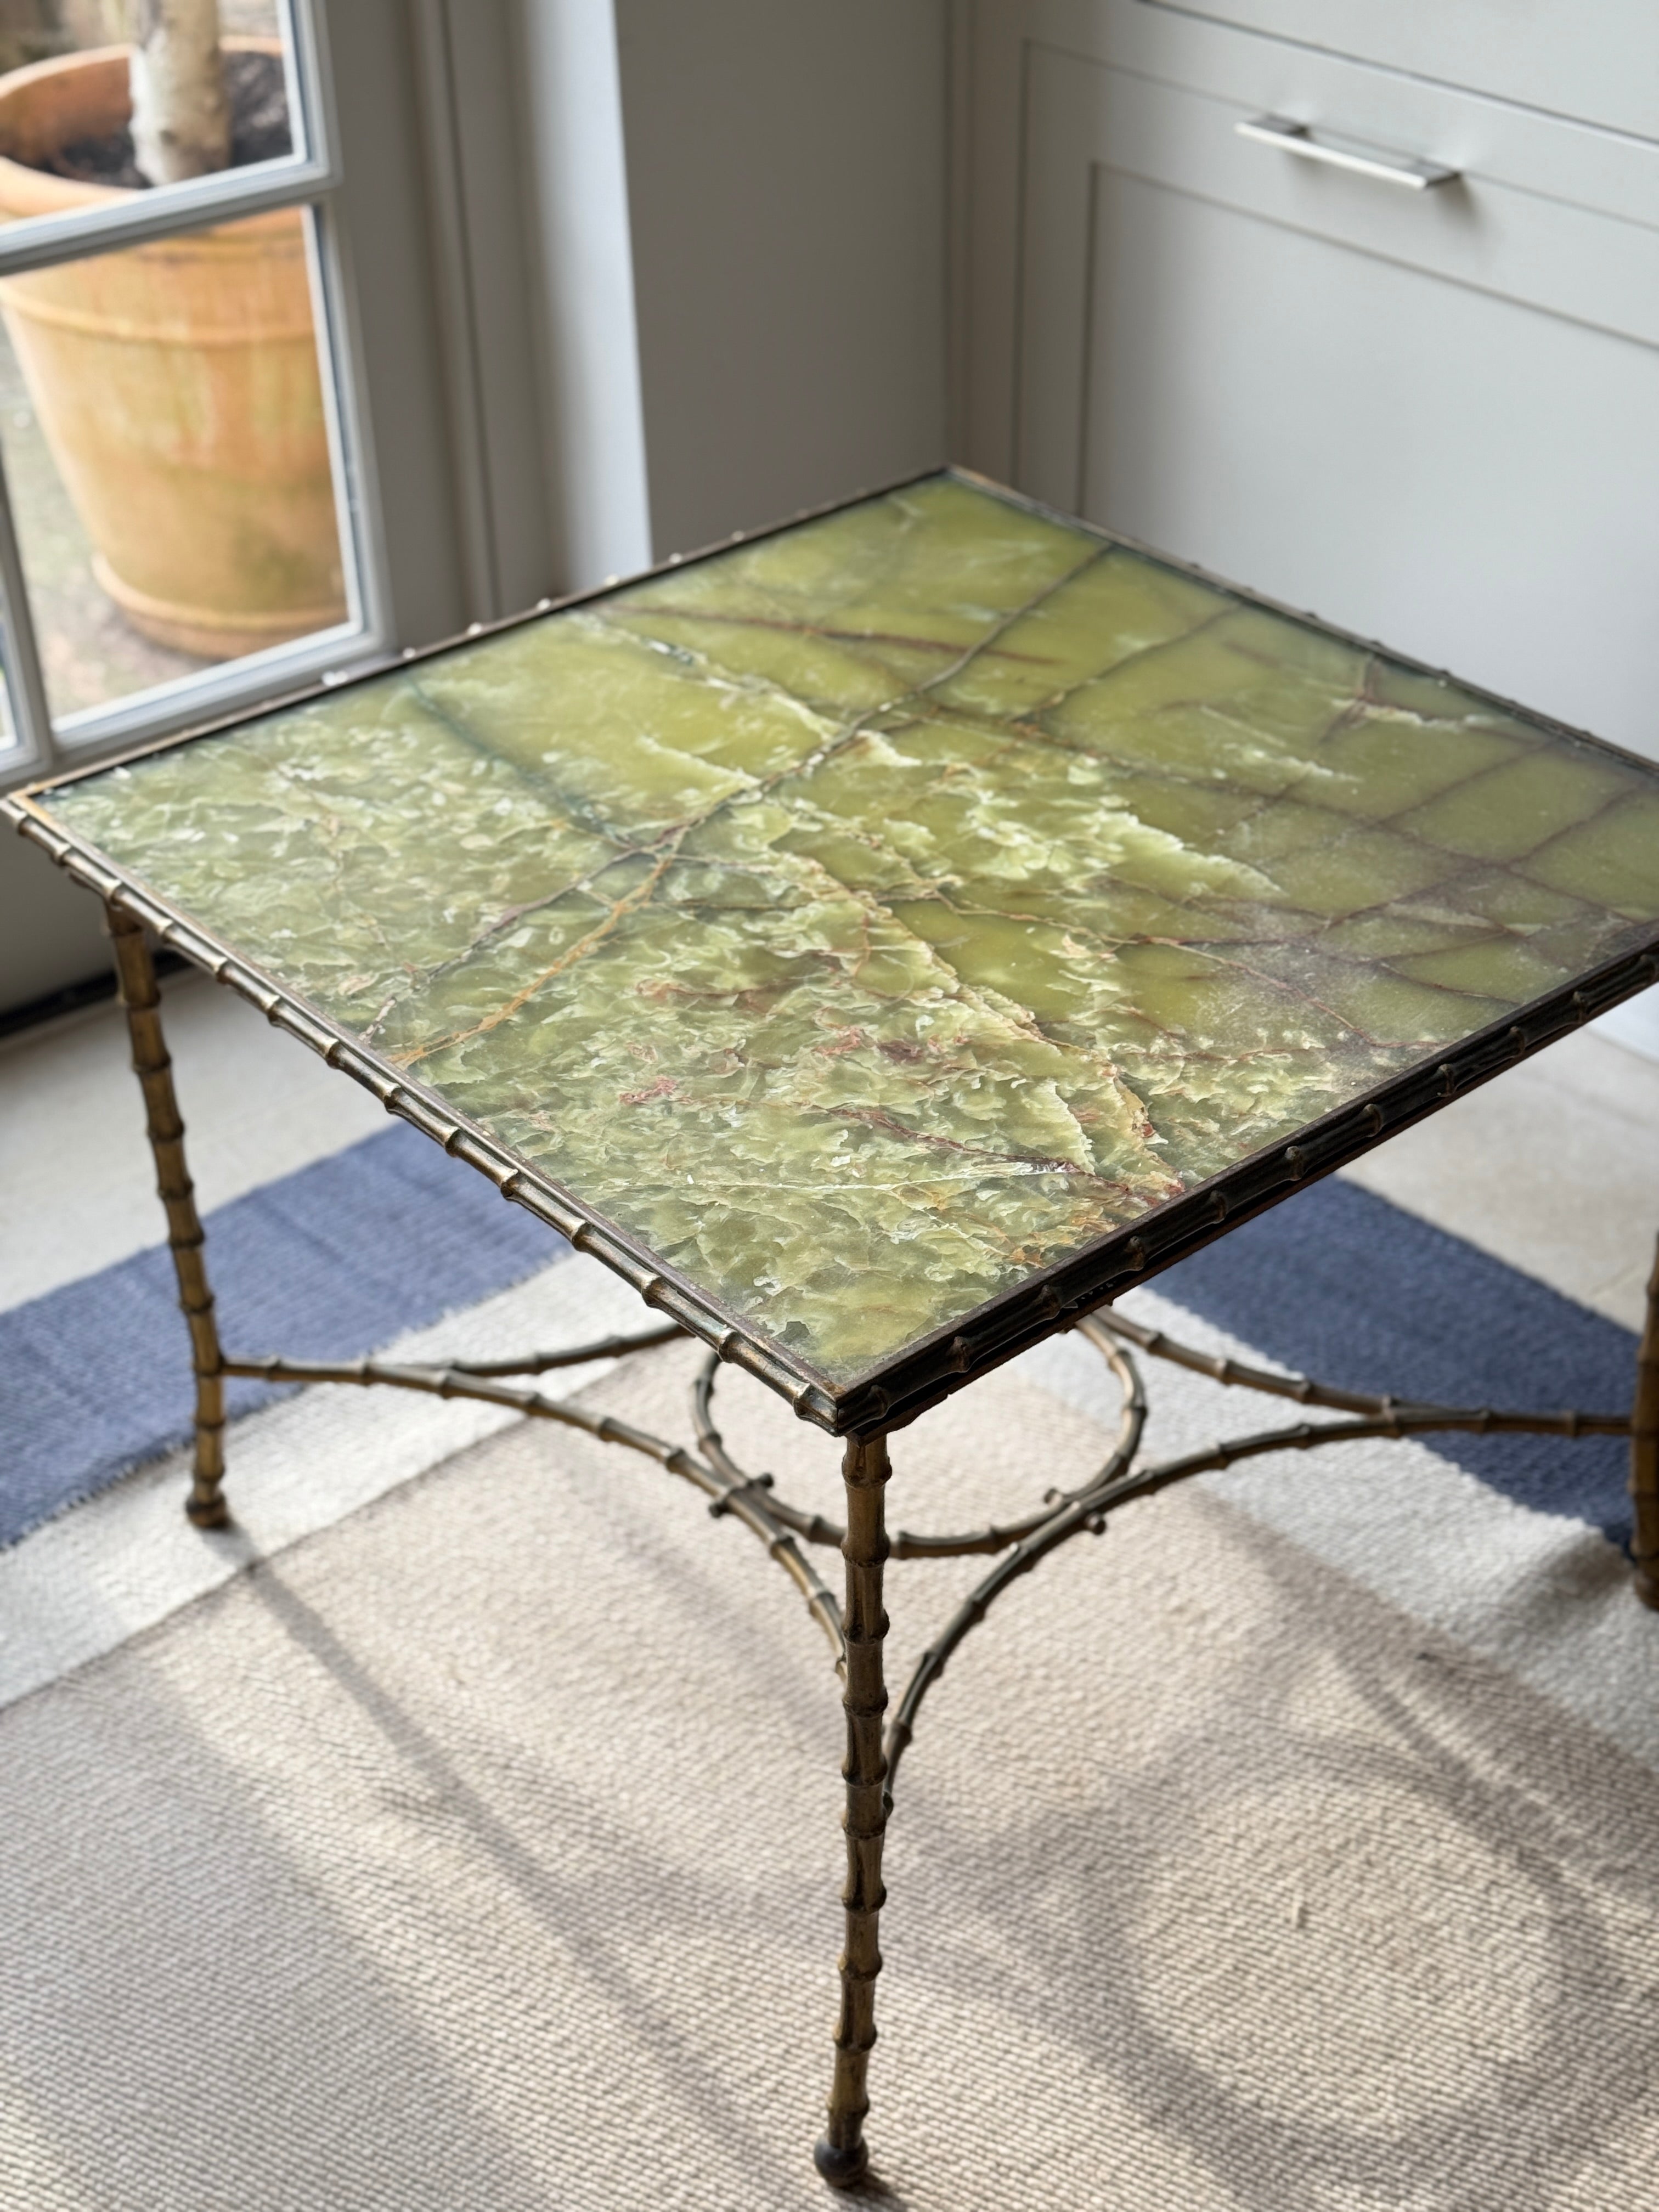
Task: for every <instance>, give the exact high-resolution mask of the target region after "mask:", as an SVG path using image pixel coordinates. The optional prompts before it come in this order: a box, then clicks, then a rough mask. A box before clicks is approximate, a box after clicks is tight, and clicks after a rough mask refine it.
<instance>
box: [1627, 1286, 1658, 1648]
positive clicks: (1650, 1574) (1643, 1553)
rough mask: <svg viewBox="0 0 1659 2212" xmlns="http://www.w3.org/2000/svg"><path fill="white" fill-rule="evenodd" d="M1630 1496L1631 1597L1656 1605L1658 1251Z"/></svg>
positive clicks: (1635, 1411) (1633, 1427)
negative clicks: (1633, 1591)
mask: <svg viewBox="0 0 1659 2212" xmlns="http://www.w3.org/2000/svg"><path fill="white" fill-rule="evenodd" d="M1630 1497H1631V1505H1632V1513H1633V1519H1634V1522H1635V1526H1634V1528H1632V1534H1631V1547H1630V1555H1631V1564H1632V1566H1633V1567H1634V1568H1635V1570H1636V1595H1638V1597H1639V1598H1640V1599H1641V1601H1642V1602H1643V1604H1644V1605H1650V1606H1653V1607H1656V1608H1659V1254H1656V1255H1655V1258H1654V1263H1653V1273H1652V1274H1651V1275H1650V1277H1649V1278H1648V1316H1647V1325H1646V1327H1645V1328H1644V1329H1643V1331H1642V1344H1641V1349H1640V1350H1639V1351H1638V1353H1637V1355H1636V1403H1635V1405H1634V1407H1632V1411H1631V1423H1630Z"/></svg>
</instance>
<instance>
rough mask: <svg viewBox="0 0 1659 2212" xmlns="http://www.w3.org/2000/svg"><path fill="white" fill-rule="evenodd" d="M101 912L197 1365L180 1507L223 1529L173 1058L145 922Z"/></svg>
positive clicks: (217, 1416) (221, 1387)
mask: <svg viewBox="0 0 1659 2212" xmlns="http://www.w3.org/2000/svg"><path fill="white" fill-rule="evenodd" d="M104 911H105V915H106V922H107V926H108V929H109V933H110V940H111V942H112V945H114V947H115V972H116V974H117V975H118V978H119V981H120V986H121V1003H122V1005H123V1006H125V1008H126V1014H127V1029H128V1031H129V1033H130V1035H131V1038H132V1065H133V1069H134V1072H135V1073H136V1074H137V1078H138V1081H139V1085H140V1086H141V1088H142V1089H143V1094H144V1122H145V1127H147V1129H148V1130H149V1148H150V1151H151V1152H153V1153H154V1154H155V1188H156V1189H157V1190H158V1191H159V1192H160V1194H161V1204H162V1205H163V1206H164V1207H165V1208H166V1209H167V1243H168V1245H169V1246H170V1247H171V1249H172V1252H173V1273H174V1274H175V1275H176V1276H177V1277H178V1279H179V1304H180V1305H181V1306H182V1307H183V1308H184V1312H185V1322H187V1323H188V1325H189V1328H190V1345H191V1364H192V1366H193V1367H194V1369H195V1370H196V1459H195V1470H194V1475H193V1479H192V1480H191V1490H190V1496H189V1498H188V1499H187V1500H186V1502H185V1512H186V1513H187V1514H188V1515H189V1516H190V1517H191V1520H192V1521H193V1522H195V1523H196V1526H197V1528H222V1527H223V1526H224V1524H225V1522H226V1521H227V1520H228V1518H229V1515H228V1512H227V1510H226V1507H225V1498H224V1492H223V1491H222V1489H221V1487H220V1485H221V1483H222V1480H223V1479H224V1472H225V1383H224V1372H223V1368H224V1362H223V1358H222V1354H221V1352H220V1349H219V1329H218V1325H217V1323H216V1322H215V1320H214V1317H213V1292H212V1291H211V1290H210V1289H209V1287H208V1279H207V1267H206V1264H205V1262H204V1260H203V1257H202V1246H203V1243H204V1237H203V1234H202V1224H201V1222H200V1220H199V1218H197V1212H196V1194H195V1189H194V1187H193V1186H192V1184H191V1180H190V1170H189V1169H188V1168H187V1167H186V1166H185V1125H184V1123H183V1121H181V1120H180V1119H179V1102H178V1100H177V1099H176V1098H175V1097H174V1096H173V1062H172V1060H171V1059H170V1058H169V1057H168V1055H167V1041H166V1039H165V1038H164V1037H163V1036H162V1034H161V993H160V992H159V991H158V990H157V989H156V987H155V965H154V963H152V961H151V959H150V957H149V945H147V944H146V943H145V942H144V933H143V928H142V927H140V925H139V924H138V923H137V922H136V921H134V920H133V918H132V916H131V915H129V914H125V913H123V912H122V910H121V908H119V907H116V906H106V908H105V909H104Z"/></svg>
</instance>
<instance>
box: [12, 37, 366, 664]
mask: <svg viewBox="0 0 1659 2212" xmlns="http://www.w3.org/2000/svg"><path fill="white" fill-rule="evenodd" d="M227 53H228V59H229V60H230V61H231V62H232V63H233V64H234V69H233V70H232V72H231V79H230V82H231V89H232V92H233V99H234V100H235V101H236V105H237V107H238V108H239V109H240V114H239V116H238V122H239V125H240V134H241V138H242V143H243V145H244V146H245V147H246V148H247V149H248V152H249V155H252V153H253V150H254V149H255V148H258V149H260V155H259V157H260V158H265V159H269V158H270V154H271V151H272V150H274V151H276V152H281V151H283V150H286V134H287V121H286V115H285V112H282V111H281V110H280V109H279V108H278V107H277V104H276V100H274V98H273V87H272V76H273V71H274V73H275V76H276V80H277V81H278V82H280V78H281V71H282V64H281V58H280V53H279V52H277V51H276V49H275V46H274V44H273V43H272V42H268V41H252V40H246V41H241V42H228V47H227ZM130 106H131V101H130V94H129V92H128V85H127V50H126V49H125V47H105V48H100V49H96V50H94V51H93V52H85V53H80V54H74V55H69V56H65V57H64V58H61V59H58V60H56V61H52V62H46V63H42V64H37V65H36V66H34V67H33V68H31V69H27V70H16V71H15V72H13V73H12V75H10V76H8V77H5V78H0V216H9V217H11V218H13V219H15V218H17V217H21V216H29V215H41V214H46V213H49V212H52V211H55V210H58V209H62V208H65V207H72V206H77V205H86V204H94V203H97V202H107V201H111V200H117V199H120V198H125V197H126V196H127V193H128V192H129V191H131V190H134V189H141V188H142V187H137V186H132V185H125V184H123V183H119V182H114V181H108V180H106V179H112V178H118V177H120V176H121V175H123V174H124V173H125V165H126V164H127V163H129V162H130V161H131V141H130V138H129V137H128V136H127V131H126V123H127V118H128V115H129V113H130ZM278 131H280V133H281V138H280V140H279V141H277V142H276V143H275V144H274V145H273V139H274V137H275V134H276V133H277V132H278ZM123 141H125V144H124V143H123ZM66 170H67V171H73V173H69V174H66V173H65V171H66ZM100 172H102V174H101V175H100ZM305 220H306V218H305V217H304V216H303V215H302V214H301V213H300V212H299V211H298V210H281V211H279V212H277V213H275V214H271V215H263V216H252V217H249V218H246V219H243V220H240V221H238V222H234V223H228V224H222V225H218V226H216V227H215V228H211V229H207V230H202V231H196V232H191V233H188V234H183V235H179V236H175V237H173V238H168V239H165V240H155V241H154V242H152V243H149V244H147V245H143V246H131V247H127V248H125V249H124V250H122V251H121V252H116V253H110V254H100V255H97V256H94V257H92V258H88V259H86V260H82V261H76V262H70V263H65V264H59V265H58V266H57V267H54V268H51V269H45V270H35V271H31V272H30V273H29V274H28V275H27V276H15V277H11V278H8V279H7V280H5V282H4V283H0V310H3V313H4V316H5V320H6V325H7V330H8V332H9V336H10V337H11V341H12V344H13V347H14V349H15V352H16V355H17V357H18V362H19V365H20V367H21V370H22V373H23V375H24V377H25V379H26V380H27V385H28V389H29V393H30V397H31V399H32V400H33V406H34V410H35V411H36V413H37V415H38V416H39V418H40V424H41V427H42V429H43V430H44V432H45V435H46V441H47V443H48V445H49V447H50V448H51V451H52V458H53V460H54V461H55V463H56V465H57V467H58V471H59V473H60V475H61V476H62V477H63V480H64V486H65V489H67V491H68V493H69V495H70V499H71V501H73V503H74V506H75V507H76V512H77V513H78V514H79V516H80V519H81V520H82V524H83V525H84V526H85V528H86V531H87V533H88V537H89V538H91V540H92V543H93V544H94V548H95V553H94V572H95V574H96V575H97V578H98V580H99V582H100V585H101V586H103V588H104V589H105V590H106V592H108V593H109V595H110V597H111V598H112V599H113V600H114V601H115V602H116V604H117V605H118V606H119V607H120V609H121V611H122V612H123V613H124V614H125V617H127V619H128V621H129V622H131V623H133V624H134V625H135V626H136V627H137V629H139V630H141V631H142V632H143V634H144V635H146V636H148V637H150V638H153V639H155V641H157V642H159V643H161V644H162V645H165V646H168V647H173V648H174V649H176V650H178V651H179V652H183V653H191V654H194V655H197V656H200V657H203V658H205V659H231V658H234V657H236V656H239V655H240V654H243V653H249V652H253V651H257V650H258V648H260V647H264V646H269V645H275V644H278V643H280V642H282V641H284V640H287V639H289V638H293V637H298V636H302V635H307V634H309V633H311V632H313V631H315V630H319V629H326V628H329V627H331V626H332V625H333V624H335V623H340V622H343V620H344V619H345V616H346V599H345V592H344V589H343V567H342V558H341V551H340V542H339V531H338V525H337V517H336V509H335V500H334V489H333V481H332V472H331V465H330V454H329V446H328V431H327V419H326V416H325V409H324V401H323V391H322V380H321V377H320V374H319V364H318V357H317V345H316V337H315V328H314V321H313V310H312V299H311V284H310V276H309V271H308V268H307V254H306V236H305V231H304V228H303V226H304V222H305Z"/></svg>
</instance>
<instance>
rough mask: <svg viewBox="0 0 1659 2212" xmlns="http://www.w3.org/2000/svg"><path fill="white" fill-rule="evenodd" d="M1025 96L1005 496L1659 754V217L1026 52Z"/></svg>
mask: <svg viewBox="0 0 1659 2212" xmlns="http://www.w3.org/2000/svg"><path fill="white" fill-rule="evenodd" d="M1026 94H1027V115H1026V131H1025V137H1024V143H1025V149H1026V156H1025V207H1024V240H1023V247H1024V250H1023V279H1022V297H1021V309H1020V374H1019V394H1018V413H1017V422H1018V440H1019V445H1018V460H1017V471H1018V480H1019V481H1020V482H1021V483H1023V484H1024V485H1025V487H1026V488H1027V489H1030V490H1032V491H1034V492H1036V494H1037V495H1039V496H1041V497H1043V498H1046V499H1049V500H1051V501H1054V503H1055V504H1056V505H1058V506H1061V507H1080V508H1081V509H1082V511H1083V512H1085V513H1088V514H1089V515H1091V517H1092V518H1093V519H1094V520H1098V521H1101V522H1103V523H1105V524H1107V525H1108V526H1110V527H1112V528H1114V529H1117V530H1121V531H1123V532H1127V533H1128V534H1130V535H1132V536H1134V537H1138V538H1143V539H1145V540H1146V541H1147V542H1148V543H1150V544H1154V545H1158V546H1161V547H1163V548H1164V549H1165V550H1169V551H1170V552H1173V553H1176V554H1178V555H1181V556H1183V557H1185V558H1187V559H1189V560H1194V561H1197V562H1200V563H1202V564H1203V565H1205V566H1207V567H1209V568H1214V569H1216V570H1218V571H1219V572H1220V573H1221V574H1224V575H1231V576H1236V577H1237V578H1239V579H1241V580H1244V581H1246V582H1249V583H1250V584H1253V585H1255V586H1257V587H1258V588H1259V589H1261V590H1263V591H1266V592H1269V593H1271V594H1272V595H1273V596H1275V597H1277V598H1279V599H1284V600H1286V601H1288V602H1289V603H1291V605H1298V606H1308V607H1311V608H1315V609H1316V610H1317V611H1318V612H1319V613H1320V614H1321V615H1322V616H1323V617H1326V618H1327V619H1328V620H1331V621H1334V622H1337V623H1341V624H1343V625H1344V626H1345V627H1347V628H1350V629H1356V630H1358V631H1360V632H1361V633H1362V634H1364V635H1372V636H1383V637H1385V638H1387V639H1388V640H1389V642H1390V643H1391V644H1393V645H1395V646H1396V647H1401V648H1403V649H1404V650H1406V651H1407V652H1409V653H1415V654H1417V655H1418V656H1419V657H1420V658H1422V659H1425V660H1428V661H1431V662H1432V663H1435V664H1437V665H1450V666H1451V667H1453V668H1454V669H1455V670H1456V671H1457V672H1458V673H1459V674H1461V675H1463V676H1465V677H1467V678H1471V679H1472V680H1474V681H1476V682H1478V683H1481V684H1486V685H1489V686H1490V687H1491V688H1492V689H1494V690H1499V691H1502V692H1506V693H1508V694H1510V695H1512V696H1517V697H1522V698H1525V699H1527V700H1528V702H1530V703H1532V704H1534V705H1535V706H1538V707H1541V708H1546V709H1547V710H1548V711H1550V712H1553V713H1554V714H1559V715H1561V716H1562V717H1563V718H1564V719H1565V720H1570V721H1575V722H1578V723H1582V724H1584V725H1587V726H1589V727H1591V728H1594V729H1596V730H1598V731H1599V732H1601V734H1602V735H1604V736H1607V737H1609V738H1613V739H1615V740H1616V741H1618V742H1620V743H1623V744H1629V745H1631V746H1632V747H1633V748H1636V749H1638V750H1644V751H1649V752H1653V753H1656V754H1659V704H1656V702H1659V623H1655V622H1654V620H1653V617H1652V610H1653V609H1654V607H1655V606H1656V605H1659V526H1656V525H1655V522H1654V520H1653V518H1654V517H1655V516H1656V515H1659V429H1656V427H1655V426H1656V425H1659V232H1656V231H1654V230H1651V229H1650V228H1646V227H1645V226H1644V225H1642V224H1639V223H1632V222H1617V221H1613V220H1611V219H1609V218H1607V217H1606V216H1601V215H1599V214H1596V213H1595V212H1593V211H1590V210H1586V209H1584V208H1583V207H1575V206H1571V205H1569V204H1565V203H1563V202H1560V201H1558V200H1554V199H1550V198H1547V197H1543V196H1542V195H1540V194H1537V193H1529V192H1526V191H1520V190H1518V189H1516V188H1515V187H1512V186H1508V185H1498V184H1495V183H1492V182H1488V181H1486V180H1485V179H1482V178H1480V177H1479V176H1472V177H1470V178H1469V179H1467V180H1466V181H1464V182H1462V183H1459V184H1457V185H1437V186H1435V187H1433V188H1431V189H1430V190H1427V191H1406V190H1401V189H1400V188H1399V187H1398V186H1397V185H1390V184H1389V183H1388V182H1386V181H1379V180H1377V179H1372V178H1369V177H1364V176H1357V175H1351V174H1346V173H1340V172H1338V171H1333V170H1330V169H1328V168H1322V167H1315V166H1313V165H1310V164H1309V163H1307V162H1305V161H1298V160H1297V159H1294V158H1292V157H1291V156H1290V155H1286V154H1285V153H1284V152H1283V151H1281V150H1279V149H1276V148H1274V147H1273V146H1270V145H1262V144H1259V143H1255V142H1253V141H1251V140H1249V139H1245V138H1241V137H1239V136H1238V135H1237V128H1236V126H1237V124H1238V123H1239V122H1240V121H1249V120H1250V119H1251V118H1252V112H1253V110H1252V106H1251V105H1250V103H1249V102H1248V101H1242V102H1241V101H1233V102H1229V101H1227V100H1221V99H1218V98H1216V97H1213V96H1212V95H1210V94H1200V93H1194V92H1192V91H1189V90H1186V89H1183V88H1176V87H1173V86H1170V85H1167V84H1158V83H1154V82H1148V81H1147V80H1146V79H1144V78H1141V77H1138V76H1129V75H1127V74H1126V73H1124V72H1121V71H1120V70H1112V69H1107V68H1103V67H1101V66H1099V65H1098V64H1093V63H1090V62H1086V61H1083V60H1080V59H1079V58H1077V57H1076V56H1075V55H1073V54H1060V53H1056V52H1053V51H1051V50H1048V49H1046V48H1042V47H1034V48H1032V49H1031V51H1030V54H1029V56H1028V65H1027V73H1026ZM1411 150H1413V151H1419V150H1420V151H1423V152H1425V153H1432V152H1434V151H1435V150H1436V149H1433V148H1431V147H1425V148H1423V149H1415V148H1414V149H1411Z"/></svg>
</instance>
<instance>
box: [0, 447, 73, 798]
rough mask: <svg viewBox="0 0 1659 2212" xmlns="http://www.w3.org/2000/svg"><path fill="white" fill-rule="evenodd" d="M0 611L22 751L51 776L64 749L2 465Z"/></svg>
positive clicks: (37, 770)
mask: <svg viewBox="0 0 1659 2212" xmlns="http://www.w3.org/2000/svg"><path fill="white" fill-rule="evenodd" d="M0 606H3V614H4V624H5V640H6V655H5V659H6V691H7V696H8V697H9V700H10V702H11V712H12V720H13V722H14V724H15V727H16V732H17V736H18V739H19V743H20V746H21V751H22V753H23V755H24V759H25V761H26V762H27V771H28V773H30V774H33V775H48V774H50V773H51V771H52V769H53V768H54V767H56V766H57V765H58V759H59V749H58V740H57V738H56V737H55V735H54V734H53V732H52V709H51V708H50V707H49V706H48V704H47V702H46V681H45V678H43V677H42V675H41V673H40V647H39V645H38V644H37V642H36V641H35V635H34V616H33V611H31V609H30V606H29V594H28V586H27V582H26V581H25V580H24V576H23V556H22V552H21V549H20V548H19V545H18V543H17V529H16V526H15V522H14V521H13V519H12V512H11V494H10V490H9V487H8V485H7V483H6V473H5V469H4V466H3V465H0ZM20 765H21V763H20ZM8 780H9V779H8Z"/></svg>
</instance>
